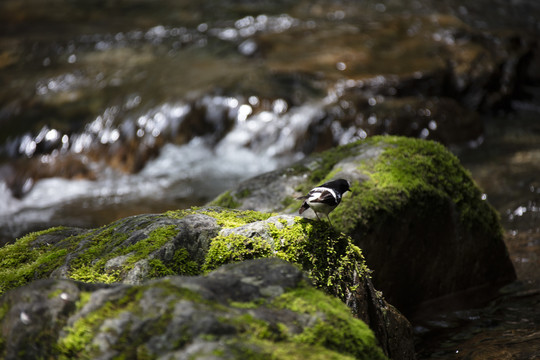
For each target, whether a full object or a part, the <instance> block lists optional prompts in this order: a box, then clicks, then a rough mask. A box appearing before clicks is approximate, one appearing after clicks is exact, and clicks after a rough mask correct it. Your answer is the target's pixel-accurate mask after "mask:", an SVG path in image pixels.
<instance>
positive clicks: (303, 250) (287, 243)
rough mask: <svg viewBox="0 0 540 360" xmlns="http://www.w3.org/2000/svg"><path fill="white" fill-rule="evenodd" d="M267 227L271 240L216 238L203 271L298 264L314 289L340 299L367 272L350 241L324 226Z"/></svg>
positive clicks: (304, 222) (235, 236) (312, 223)
mask: <svg viewBox="0 0 540 360" xmlns="http://www.w3.org/2000/svg"><path fill="white" fill-rule="evenodd" d="M281 225H282V226H279V227H278V226H277V225H275V224H271V223H270V224H268V225H267V226H268V231H269V233H270V234H271V236H272V239H263V238H259V237H251V238H248V237H246V236H243V235H238V234H231V235H229V236H223V235H220V236H217V237H216V238H214V239H213V240H212V242H211V244H210V248H209V250H208V253H207V256H206V259H205V264H204V265H203V269H204V270H205V271H209V270H212V269H215V268H217V267H218V266H221V265H223V264H228V263H231V262H236V261H242V260H247V259H255V258H261V257H269V256H277V257H279V258H281V259H283V260H286V261H288V262H291V263H295V264H298V265H299V266H300V267H301V268H302V269H303V270H304V271H306V272H307V273H308V275H309V276H310V278H311V279H312V280H313V281H314V283H315V284H316V286H317V287H319V288H322V289H324V290H325V291H327V292H328V293H331V294H333V295H336V296H338V297H340V298H341V299H346V298H347V296H348V295H349V294H350V293H351V292H352V291H354V290H355V289H354V287H353V285H352V284H354V283H355V280H354V279H355V276H363V274H365V273H366V272H367V271H368V270H367V267H366V265H365V260H364V257H363V255H362V252H361V250H360V249H359V248H358V247H357V246H355V245H354V244H353V243H352V242H351V239H350V237H348V236H347V235H345V234H343V233H338V232H337V231H335V230H334V229H333V228H331V227H329V226H328V225H327V224H325V223H322V222H319V221H311V220H306V219H302V218H300V217H297V218H296V222H295V223H294V224H293V225H291V226H287V223H286V222H285V221H283V222H282V224H281Z"/></svg>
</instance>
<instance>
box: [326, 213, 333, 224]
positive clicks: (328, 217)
mask: <svg viewBox="0 0 540 360" xmlns="http://www.w3.org/2000/svg"><path fill="white" fill-rule="evenodd" d="M326 218H327V219H328V222H329V223H330V226H331V227H334V225H333V224H332V222H331V221H330V216H328V214H326Z"/></svg>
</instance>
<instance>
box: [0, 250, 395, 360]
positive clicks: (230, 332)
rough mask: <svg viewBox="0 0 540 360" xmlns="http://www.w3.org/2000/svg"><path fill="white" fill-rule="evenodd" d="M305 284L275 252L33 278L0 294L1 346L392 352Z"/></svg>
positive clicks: (228, 355)
mask: <svg viewBox="0 0 540 360" xmlns="http://www.w3.org/2000/svg"><path fill="white" fill-rule="evenodd" d="M307 282H308V279H307V278H306V277H305V275H304V274H303V273H302V272H301V271H300V270H299V269H298V268H296V267H295V266H293V265H291V264H288V263H286V262H284V261H282V260H279V259H265V260H256V261H249V262H243V263H240V264H235V265H229V266H226V267H222V268H220V269H218V270H216V271H214V272H212V273H210V274H208V275H207V276H204V277H167V278H163V279H159V280H153V281H148V282H145V283H144V284H142V285H138V286H129V285H119V284H117V285H112V286H107V285H89V284H84V283H79V282H75V281H71V280H42V281H36V282H33V283H31V284H29V285H27V286H24V287H22V288H19V289H16V290H12V291H10V292H8V293H6V294H5V295H4V296H3V297H2V298H1V299H0V308H1V309H3V310H2V313H1V315H0V322H1V325H2V326H1V329H2V330H1V331H2V337H1V338H2V340H3V341H1V342H0V354H1V355H2V357H3V358H4V359H6V360H11V359H35V358H38V357H47V358H62V357H66V358H74V357H77V358H81V357H82V358H100V359H110V358H117V357H124V358H139V357H145V358H152V359H153V358H171V359H185V358H188V357H189V358H190V359H208V358H212V359H245V358H247V357H257V358H264V357H269V356H272V357H273V358H276V359H288V358H302V359H320V358H345V357H347V356H348V357H353V358H355V359H385V358H386V357H385V356H384V355H383V352H382V350H381V349H380V348H379V347H378V346H377V341H376V339H375V336H374V335H373V333H372V332H371V331H370V330H369V328H368V327H367V326H366V325H365V324H364V323H363V322H361V321H360V320H357V319H354V318H353V317H352V316H351V315H350V313H349V311H348V309H347V307H346V306H345V305H344V304H342V303H340V302H339V300H337V299H335V298H332V297H329V296H328V295H324V294H323V293H322V292H320V291H318V290H316V289H314V288H312V287H310V286H309V285H307ZM30 344H31V345H30ZM395 358H398V357H395Z"/></svg>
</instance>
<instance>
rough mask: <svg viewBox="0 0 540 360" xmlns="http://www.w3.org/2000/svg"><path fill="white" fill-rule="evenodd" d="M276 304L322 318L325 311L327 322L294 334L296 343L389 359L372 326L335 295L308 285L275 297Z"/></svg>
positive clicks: (320, 322) (361, 355)
mask: <svg viewBox="0 0 540 360" xmlns="http://www.w3.org/2000/svg"><path fill="white" fill-rule="evenodd" d="M274 306H277V307H282V308H286V309H290V310H292V311H294V312H297V313H305V314H308V315H317V316H319V317H320V314H321V313H322V314H323V316H322V318H323V319H324V321H322V320H317V321H316V322H315V323H314V324H313V325H312V326H309V327H307V328H305V329H304V331H303V332H302V333H300V334H297V335H294V336H293V338H292V340H294V341H296V342H299V343H303V344H308V345H320V346H323V347H324V348H326V349H330V350H335V351H338V352H340V353H345V354H348V355H351V356H353V357H354V358H356V359H385V358H386V357H385V356H384V354H383V352H382V350H381V349H380V348H379V347H378V346H377V341H376V339H375V335H374V334H373V332H372V331H371V330H370V329H369V327H368V326H367V325H366V324H365V323H364V322H363V321H361V320H358V319H356V318H354V317H353V316H352V315H351V314H350V309H349V308H348V307H347V306H346V305H345V304H343V303H342V302H341V301H339V300H337V299H335V298H332V297H328V296H326V295H324V294H322V293H321V292H318V291H316V290H315V289H313V288H310V287H307V286H306V287H303V288H298V289H295V290H292V291H289V292H287V293H285V294H283V295H281V296H280V297H278V298H277V299H275V300H274Z"/></svg>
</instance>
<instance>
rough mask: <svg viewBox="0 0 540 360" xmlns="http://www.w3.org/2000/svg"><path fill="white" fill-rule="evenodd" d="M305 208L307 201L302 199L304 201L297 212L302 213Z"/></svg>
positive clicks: (307, 207)
mask: <svg viewBox="0 0 540 360" xmlns="http://www.w3.org/2000/svg"><path fill="white" fill-rule="evenodd" d="M307 209H309V205H308V204H307V202H305V201H304V203H303V204H302V206H301V207H300V210H298V213H299V214H300V215H302V213H303V212H304V211H306V210H307Z"/></svg>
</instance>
